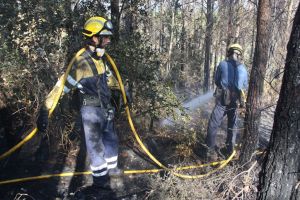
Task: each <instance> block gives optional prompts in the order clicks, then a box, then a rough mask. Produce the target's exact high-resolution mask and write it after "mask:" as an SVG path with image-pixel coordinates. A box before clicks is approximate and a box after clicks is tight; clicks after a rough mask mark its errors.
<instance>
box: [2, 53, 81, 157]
mask: <svg viewBox="0 0 300 200" xmlns="http://www.w3.org/2000/svg"><path fill="white" fill-rule="evenodd" d="M84 51H85V49H84V48H82V49H80V50H79V51H78V52H77V53H76V55H75V56H74V57H73V59H72V60H71V62H70V63H69V65H68V68H67V70H66V72H65V74H64V76H63V78H62V80H61V85H60V87H59V90H58V92H57V93H56V96H55V98H54V101H53V105H52V107H51V109H50V110H49V116H48V117H50V116H51V114H52V113H53V111H54V109H55V108H56V106H57V103H58V101H59V98H60V96H61V94H62V91H63V89H64V85H65V82H66V80H67V77H68V75H69V73H70V71H71V68H72V65H73V63H74V61H75V60H76V59H77V57H78V56H80V55H81V54H82V53H83V52H84ZM37 131H38V129H37V128H34V129H33V131H31V133H29V134H28V135H27V136H26V137H25V138H24V139H23V140H22V141H20V142H19V143H18V144H16V145H15V146H14V147H12V148H11V149H9V150H8V151H7V152H5V153H3V154H2V155H0V160H2V159H4V158H6V157H7V156H9V155H10V154H12V153H13V152H15V151H16V150H17V149H19V148H20V147H21V146H23V145H24V144H25V143H26V142H28V141H29V140H30V139H31V138H32V137H33V136H34V135H35V134H36V133H37Z"/></svg>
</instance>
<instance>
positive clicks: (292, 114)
mask: <svg viewBox="0 0 300 200" xmlns="http://www.w3.org/2000/svg"><path fill="white" fill-rule="evenodd" d="M299 6H300V5H299ZM299 58H300V8H299V7H298V10H297V13H296V16H295V18H294V25H293V29H292V33H291V37H290V41H289V43H288V53H287V58H286V64H285V72H284V76H283V82H282V87H281V92H280V96H279V100H278V104H277V108H276V112H275V117H274V125H273V131H272V134H271V139H270V144H269V147H268V149H267V154H266V157H265V159H264V162H263V166H262V171H261V173H260V178H259V192H258V199H259V200H276V199H278V200H279V199H280V200H281V199H299V189H298V186H297V182H298V181H299V169H300V148H299V147H300V60H299Z"/></svg>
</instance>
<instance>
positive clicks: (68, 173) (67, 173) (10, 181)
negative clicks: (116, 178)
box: [0, 160, 226, 185]
mask: <svg viewBox="0 0 300 200" xmlns="http://www.w3.org/2000/svg"><path fill="white" fill-rule="evenodd" d="M224 162H226V160H222V161H217V162H211V163H207V164H200V165H194V166H183V167H177V168H175V169H174V170H176V171H179V170H187V169H196V168H202V167H207V166H215V165H219V164H222V163H224ZM163 170H164V169H141V170H125V171H124V174H125V175H130V174H150V173H158V172H161V171H163ZM90 174H92V172H91V171H86V172H65V173H61V174H51V175H41V176H32V177H26V178H17V179H11V180H6V181H0V185H6V184H11V183H20V182H26V181H34V180H41V179H48V178H52V177H67V176H79V175H90Z"/></svg>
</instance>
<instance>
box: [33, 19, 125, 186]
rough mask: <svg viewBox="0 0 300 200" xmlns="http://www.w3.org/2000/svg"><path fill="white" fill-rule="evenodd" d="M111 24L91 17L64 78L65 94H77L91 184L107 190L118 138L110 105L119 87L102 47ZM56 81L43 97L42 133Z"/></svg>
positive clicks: (117, 172) (114, 170)
mask: <svg viewBox="0 0 300 200" xmlns="http://www.w3.org/2000/svg"><path fill="white" fill-rule="evenodd" d="M112 28H113V27H112V23H111V22H110V21H109V20H106V19H104V18H102V17H92V18H90V19H88V20H87V21H86V23H85V24H84V30H83V35H84V36H85V42H86V46H85V47H84V49H82V50H81V51H80V53H77V54H76V58H75V61H74V63H73V64H72V69H71V71H70V73H69V75H68V76H67V80H66V83H65V86H64V94H66V93H70V91H72V90H77V91H79V94H80V95H79V98H80V102H81V109H80V114H81V118H82V124H83V129H84V135H85V140H86V147H87V152H88V155H89V158H90V168H91V170H92V176H93V185H94V186H97V187H100V188H110V185H109V183H110V177H111V176H119V175H121V174H122V171H121V170H120V169H119V168H118V167H117V165H118V137H117V134H116V129H115V126H114V109H113V107H112V106H111V103H110V102H111V89H119V85H118V83H117V81H116V79H115V77H114V76H113V74H112V72H111V70H110V68H109V67H108V66H107V65H106V59H105V54H104V53H105V47H106V46H107V45H108V44H109V43H110V37H111V36H112ZM60 82H61V81H60V80H59V81H58V82H57V84H56V85H55V86H54V88H53V90H52V91H51V92H50V93H49V95H48V96H47V98H46V101H45V104H44V106H43V108H42V109H41V111H40V115H39V117H38V120H37V128H38V129H39V130H40V131H45V130H46V128H47V125H48V113H49V110H50V108H51V106H52V104H53V101H54V100H53V99H54V94H55V92H56V91H57V90H58V88H59V86H60V84H61V83H60Z"/></svg>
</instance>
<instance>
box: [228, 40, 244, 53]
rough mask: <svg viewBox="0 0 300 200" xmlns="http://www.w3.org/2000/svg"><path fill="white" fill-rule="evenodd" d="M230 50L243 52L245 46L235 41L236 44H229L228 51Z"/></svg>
mask: <svg viewBox="0 0 300 200" xmlns="http://www.w3.org/2000/svg"><path fill="white" fill-rule="evenodd" d="M229 52H235V53H238V54H241V55H242V54H243V48H242V46H241V45H239V44H238V43H235V44H231V45H229V47H228V53H229Z"/></svg>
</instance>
